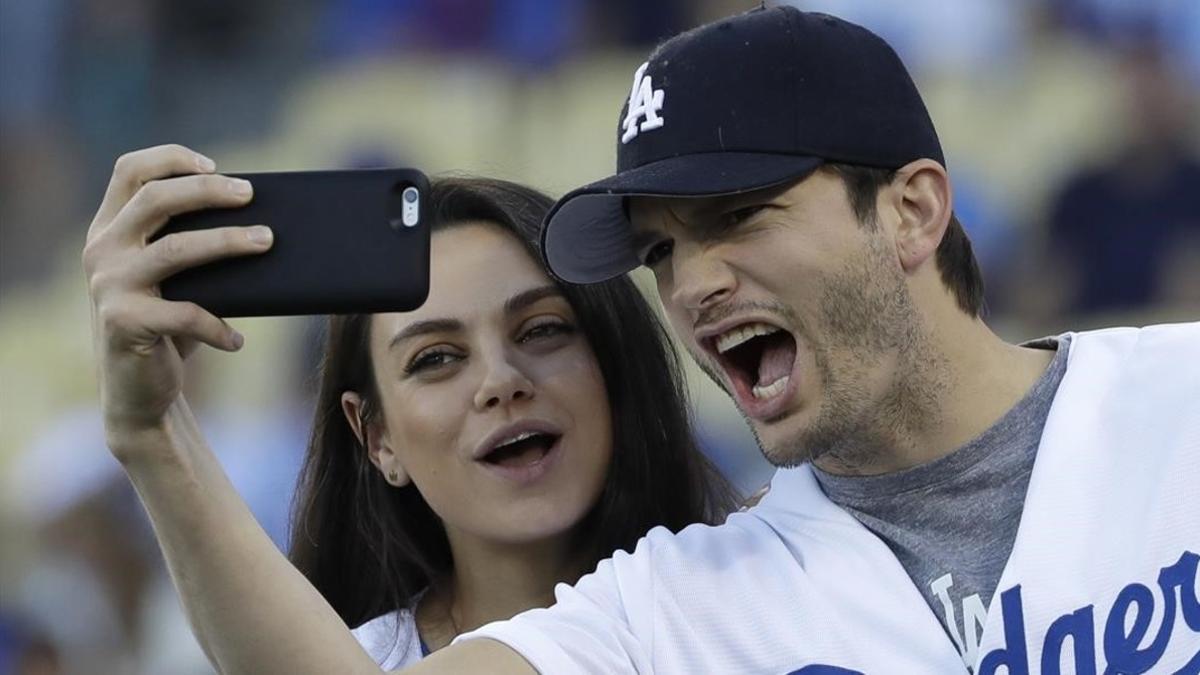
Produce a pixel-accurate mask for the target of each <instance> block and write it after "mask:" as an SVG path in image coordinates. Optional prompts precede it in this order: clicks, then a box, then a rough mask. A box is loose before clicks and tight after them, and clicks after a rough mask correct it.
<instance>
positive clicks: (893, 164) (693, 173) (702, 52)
mask: <svg viewBox="0 0 1200 675" xmlns="http://www.w3.org/2000/svg"><path fill="white" fill-rule="evenodd" d="M920 158H929V159H933V160H936V161H937V162H939V163H941V164H943V165H945V159H944V158H943V156H942V148H941V145H940V144H939V142H938V137H937V132H935V131H934V128H933V121H932V120H930V118H929V113H928V111H927V110H926V109H925V104H924V103H923V102H922V100H921V95H920V93H918V92H917V88H916V85H914V84H913V81H912V78H911V77H909V74H908V71H907V70H906V69H905V68H904V64H903V63H901V61H900V58H899V57H898V56H896V52H895V51H893V50H892V48H891V47H890V46H889V45H888V44H887V43H886V42H884V41H883V39H882V38H880V37H879V36H877V35H875V34H874V33H872V32H870V31H869V30H867V29H865V28H863V27H861V26H858V25H855V24H852V23H849V22H847V21H843V20H841V19H838V18H836V17H832V16H829V15H826V14H817V13H811V12H801V11H800V10H798V9H795V8H794V7H789V6H780V7H771V8H766V7H762V8H758V9H755V10H752V11H750V12H746V13H745V14H741V15H738V16H734V17H730V18H728V19H723V20H721V21H717V22H715V23H710V24H707V25H704V26H701V27H699V28H696V29H694V30H691V31H689V32H686V33H683V34H681V35H677V36H675V37H673V38H671V39H670V40H668V41H667V42H665V43H663V44H662V45H660V46H659V47H658V48H656V49H655V50H654V52H653V53H652V54H651V55H650V59H649V60H648V61H647V62H646V63H644V64H642V66H641V67H639V68H638V69H637V72H636V73H635V74H634V79H633V87H632V90H631V92H630V94H629V98H628V100H627V101H626V102H625V105H624V106H623V107H622V108H621V115H620V118H619V119H618V122H617V173H616V174H614V175H613V176H610V177H608V178H605V179H604V180H600V181H597V182H595V183H591V184H590V185H585V186H583V187H581V188H579V189H577V190H573V191H571V192H570V193H568V194H567V195H565V196H564V197H563V198H562V199H560V200H559V201H558V203H557V204H555V205H554V208H552V209H551V210H550V213H549V214H548V215H547V217H546V220H545V222H544V223H543V226H542V255H543V257H544V258H545V261H546V265H547V267H548V268H549V269H550V271H551V272H552V273H553V274H554V275H555V276H557V277H559V278H561V279H563V280H564V281H568V282H572V283H591V282H596V281H603V280H605V279H610V278H612V277H615V276H617V275H620V274H623V273H625V272H628V271H630V270H632V269H634V268H635V267H637V266H638V265H639V264H641V263H640V261H639V260H638V257H637V256H638V254H637V251H635V250H634V238H633V233H632V228H631V226H630V224H629V219H628V215H627V213H626V209H625V198H626V197H628V196H631V195H640V196H673V197H699V196H713V195H722V194H734V193H738V192H746V191H749V190H757V189H760V188H765V187H771V186H774V185H780V184H782V183H785V182H788V181H792V180H798V179H800V178H803V177H804V176H806V175H808V174H809V173H811V172H812V171H813V170H814V169H816V168H817V167H818V166H820V165H821V164H822V163H823V162H826V161H833V162H842V163H847V164H859V165H865V166H873V167H880V168H897V167H900V166H903V165H905V164H907V163H908V162H911V161H913V160H916V159H920Z"/></svg>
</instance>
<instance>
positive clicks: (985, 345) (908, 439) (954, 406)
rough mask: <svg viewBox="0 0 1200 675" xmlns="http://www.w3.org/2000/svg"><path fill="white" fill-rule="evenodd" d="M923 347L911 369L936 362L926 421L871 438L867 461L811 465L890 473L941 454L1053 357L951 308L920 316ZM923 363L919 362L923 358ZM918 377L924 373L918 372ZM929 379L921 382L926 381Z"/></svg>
mask: <svg viewBox="0 0 1200 675" xmlns="http://www.w3.org/2000/svg"><path fill="white" fill-rule="evenodd" d="M925 319H926V321H925V326H926V327H927V329H928V330H927V333H926V336H925V337H926V338H927V344H926V345H924V348H925V351H927V352H928V353H927V354H923V355H922V356H921V357H920V363H918V364H916V365H914V366H912V367H913V368H928V369H936V370H937V371H938V375H937V378H936V386H935V387H932V388H930V387H928V386H925V387H923V389H924V390H925V391H930V390H932V397H933V398H932V400H931V401H930V404H931V405H932V406H933V407H934V409H935V410H936V414H935V415H931V416H929V419H928V420H926V423H925V424H914V425H910V426H908V427H907V428H899V427H898V428H895V429H890V430H889V433H886V434H885V435H883V436H882V437H880V438H876V439H872V440H873V441H874V442H873V443H871V444H872V445H878V450H879V452H877V453H874V454H873V455H872V456H871V457H872V461H871V462H870V463H869V464H865V465H863V464H853V465H851V464H847V463H843V462H839V461H838V459H837V458H835V457H820V458H818V459H817V460H815V462H814V463H815V464H816V466H817V467H818V468H819V469H821V470H822V471H825V472H827V473H832V474H841V475H879V474H885V473H893V472H896V471H902V470H904V469H908V468H912V467H914V466H919V465H921V464H925V463H928V462H931V461H933V460H935V459H939V458H941V457H945V456H946V455H949V454H950V453H952V452H954V451H955V450H957V449H958V448H960V447H962V446H963V445H965V444H967V443H968V442H969V441H971V440H972V439H974V438H976V437H977V436H979V435H980V434H982V433H983V432H984V431H986V430H987V429H988V428H989V427H991V426H992V425H993V424H995V423H996V422H997V421H999V420H1000V418H1001V417H1003V416H1004V414H1005V413H1007V412H1008V411H1009V410H1011V409H1012V408H1013V407H1014V406H1015V405H1016V404H1017V403H1018V402H1020V401H1021V399H1022V398H1024V397H1025V395H1026V394H1027V393H1028V392H1029V390H1030V389H1031V388H1032V387H1033V385H1034V384H1035V383H1036V382H1037V381H1038V379H1039V378H1040V377H1041V376H1042V374H1043V373H1044V372H1045V371H1046V369H1047V367H1049V365H1050V362H1051V361H1052V360H1053V358H1054V354H1053V352H1050V351H1047V350H1042V349H1030V348H1026V347H1020V346H1017V345H1013V344H1009V343H1007V342H1005V341H1004V340H1002V339H1000V337H999V336H997V335H996V334H995V333H993V332H992V331H991V329H990V328H988V326H987V325H986V324H984V323H983V321H982V320H980V319H974V318H971V317H968V316H967V315H965V314H963V313H961V312H959V311H957V309H956V308H955V309H954V310H953V312H952V313H947V315H946V316H937V317H935V316H928V315H927V316H926V317H925ZM922 364H923V365H922ZM916 375H917V376H918V377H919V376H922V375H924V374H923V373H917V374H916ZM927 384H928V383H926V385H927Z"/></svg>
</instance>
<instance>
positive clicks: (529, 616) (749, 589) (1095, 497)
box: [459, 324, 1200, 675]
mask: <svg viewBox="0 0 1200 675" xmlns="http://www.w3.org/2000/svg"><path fill="white" fill-rule="evenodd" d="M1073 340H1074V342H1073V346H1072V349H1071V352H1070V354H1069V361H1068V366H1067V373H1066V375H1065V376H1064V378H1063V381H1062V384H1061V385H1060V386H1059V390H1058V393H1057V394H1056V396H1055V400H1054V403H1053V405H1052V406H1051V410H1050V414H1049V417H1048V418H1047V420H1046V425H1045V429H1044V432H1043V437H1042V442H1041V446H1040V447H1039V450H1038V457H1037V460H1036V463H1035V465H1034V469H1033V474H1032V476H1031V478H1030V485H1029V493H1028V495H1027V497H1026V502H1025V509H1024V513H1023V515H1022V519H1021V524H1020V528H1019V529H1018V532H1017V537H1016V541H1015V542H1014V545H1013V551H1012V554H1011V556H1010V558H1009V561H1008V564H1007V566H1006V568H1005V571H1004V573H1003V574H1002V576H1001V579H1000V583H999V585H998V587H997V590H996V593H995V596H994V600H993V601H992V606H991V607H990V608H989V611H988V614H987V618H986V623H985V627H984V631H983V634H982V636H981V637H980V646H979V652H978V653H979V659H978V662H977V663H976V673H978V674H979V675H992V674H993V673H996V672H1004V673H1006V675H1019V674H1023V673H1058V672H1067V673H1071V672H1074V673H1101V672H1108V670H1106V669H1110V670H1111V671H1112V672H1139V673H1140V672H1155V673H1158V672H1163V673H1197V672H1200V600H1198V599H1197V598H1198V589H1197V561H1198V560H1200V557H1198V554H1200V324H1183V325H1173V326H1156V327H1151V328H1145V329H1110V330H1105V331H1098V332H1093V333H1081V334H1076V335H1074V336H1073ZM556 596H557V604H556V605H555V606H553V607H551V608H549V609H539V610H532V611H529V612H525V613H523V614H521V615H519V616H517V617H515V618H513V619H512V620H510V621H504V622H498V623H493V624H489V625H487V626H484V627H483V628H481V629H479V630H478V631H475V632H473V633H470V634H467V635H464V636H462V637H460V638H459V639H460V640H461V639H472V638H476V637H489V638H492V639H495V640H499V641H500V642H503V643H505V644H507V645H509V646H510V647H512V648H513V649H515V650H516V651H517V652H519V653H520V654H521V655H522V656H524V657H525V658H526V659H527V660H528V661H529V662H530V663H532V664H533V665H534V666H535V667H536V668H537V669H538V670H539V671H541V672H543V673H554V674H558V673H622V672H625V673H629V672H637V673H701V672H704V673H708V672H711V673H725V672H729V673H791V674H797V675H851V674H853V673H872V674H873V673H888V674H893V673H897V674H903V673H914V674H922V675H924V674H928V673H964V672H966V668H965V666H964V665H963V663H962V660H961V658H960V657H959V655H958V652H957V650H956V649H955V647H954V645H953V643H952V642H951V641H950V638H949V637H948V636H947V634H946V632H945V630H943V628H942V626H941V625H940V623H939V622H938V620H937V619H936V618H935V616H934V614H933V613H932V612H931V611H930V610H929V607H928V605H927V604H926V603H925V601H924V600H923V599H922V597H921V596H920V594H919V592H918V591H917V589H916V587H915V586H914V585H913V583H912V581H911V580H910V578H909V577H908V575H907V574H906V573H905V571H904V569H903V568H902V567H901V565H900V564H899V562H898V561H897V560H896V559H895V557H894V556H893V555H892V553H891V551H890V550H889V549H888V548H887V546H886V545H884V544H883V543H882V542H881V541H880V540H879V539H877V538H876V537H875V536H874V535H873V534H871V533H870V532H869V531H868V530H867V529H866V528H865V527H863V526H862V525H861V524H860V523H859V522H858V521H857V520H855V519H854V518H853V517H851V516H850V515H849V514H847V513H846V512H844V511H842V510H841V509H840V508H838V507H837V506H836V505H834V504H833V503H832V502H830V501H829V500H828V499H827V498H826V497H825V495H824V494H823V493H822V492H821V491H820V489H819V487H818V486H817V484H816V481H815V479H814V478H813V476H812V474H811V471H810V469H809V468H808V467H807V466H805V467H800V468H796V469H786V470H780V471H778V472H777V473H776V475H775V478H774V480H773V481H772V487H771V492H770V493H769V494H768V495H767V497H766V498H764V499H763V501H762V503H761V504H760V505H759V506H758V507H756V508H754V509H752V510H750V511H749V512H747V513H740V514H735V515H733V516H731V517H730V518H729V520H728V522H727V523H726V524H725V525H722V526H719V527H707V526H698V525H697V526H692V527H689V528H686V529H685V530H683V531H682V532H681V533H679V534H678V535H671V534H670V533H669V532H668V531H666V530H664V529H661V528H660V529H655V530H653V531H651V532H650V533H649V534H648V535H647V536H646V537H645V538H644V539H643V540H642V541H641V542H640V543H639V545H638V547H637V549H636V550H635V551H634V552H633V554H626V553H623V552H619V553H617V554H616V555H614V556H613V558H612V559H610V560H606V561H603V562H601V563H600V566H599V567H598V568H597V570H596V571H595V572H594V573H592V574H590V575H587V576H586V577H584V578H583V579H581V580H580V581H579V582H578V583H577V584H576V585H575V586H574V587H571V586H567V585H565V584H562V585H559V586H558V588H557V589H556ZM1000 666H1006V669H1003V670H999V671H997V669H998V668H999V667H1000Z"/></svg>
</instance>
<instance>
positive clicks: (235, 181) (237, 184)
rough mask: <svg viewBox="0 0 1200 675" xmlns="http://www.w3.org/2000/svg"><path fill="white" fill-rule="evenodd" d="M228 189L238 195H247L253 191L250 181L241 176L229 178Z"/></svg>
mask: <svg viewBox="0 0 1200 675" xmlns="http://www.w3.org/2000/svg"><path fill="white" fill-rule="evenodd" d="M229 189H230V190H232V191H233V194H235V195H237V196H239V197H249V196H250V194H251V193H252V192H254V188H252V187H250V181H248V180H242V179H241V178H230V179H229Z"/></svg>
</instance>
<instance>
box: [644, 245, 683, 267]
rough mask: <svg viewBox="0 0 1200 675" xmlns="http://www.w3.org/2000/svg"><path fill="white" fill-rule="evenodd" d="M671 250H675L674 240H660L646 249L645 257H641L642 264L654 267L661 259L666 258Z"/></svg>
mask: <svg viewBox="0 0 1200 675" xmlns="http://www.w3.org/2000/svg"><path fill="white" fill-rule="evenodd" d="M673 250H675V242H673V241H670V240H666V241H660V242H658V243H657V244H655V245H654V246H651V247H650V250H649V251H646V255H645V257H643V258H642V264H643V265H645V266H646V267H654V266H655V265H657V264H658V263H660V262H662V261H663V260H666V259H667V257H669V256H670V255H671V252H672V251H673Z"/></svg>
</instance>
